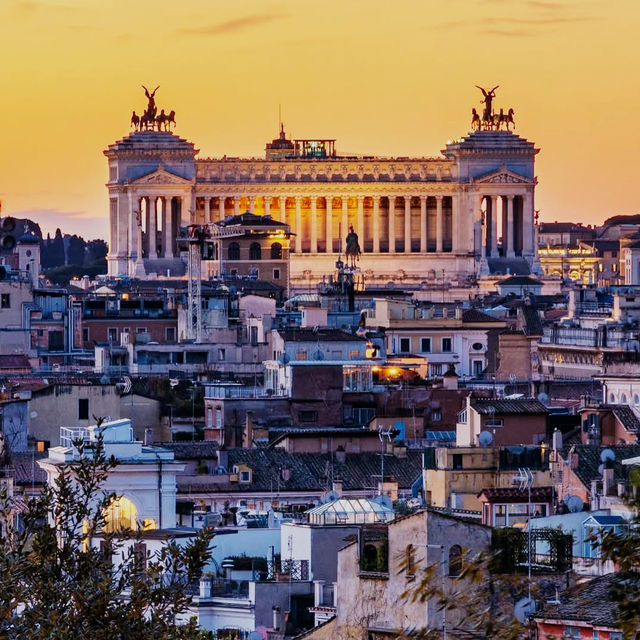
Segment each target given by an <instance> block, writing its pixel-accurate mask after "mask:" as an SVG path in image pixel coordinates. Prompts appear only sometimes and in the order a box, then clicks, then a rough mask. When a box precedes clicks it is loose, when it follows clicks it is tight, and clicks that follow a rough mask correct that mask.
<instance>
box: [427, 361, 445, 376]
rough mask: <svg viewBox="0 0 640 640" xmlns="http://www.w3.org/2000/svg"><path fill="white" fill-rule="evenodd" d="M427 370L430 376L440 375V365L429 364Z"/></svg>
mask: <svg viewBox="0 0 640 640" xmlns="http://www.w3.org/2000/svg"><path fill="white" fill-rule="evenodd" d="M429 369H431V376H432V377H433V376H440V375H442V365H441V364H430V365H429Z"/></svg>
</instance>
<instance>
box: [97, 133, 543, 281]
mask: <svg viewBox="0 0 640 640" xmlns="http://www.w3.org/2000/svg"><path fill="white" fill-rule="evenodd" d="M265 151H266V152H265V157H264V159H256V158H244V159H241V158H231V157H228V156H225V157H223V158H202V159H201V158H196V156H197V154H198V150H197V149H196V148H195V147H194V145H193V144H192V143H191V142H188V141H186V140H184V139H182V138H179V137H178V136H176V135H174V134H172V133H169V132H160V131H136V132H134V133H132V134H130V135H128V136H127V137H125V138H123V139H122V140H120V141H118V142H116V143H115V144H112V145H110V146H109V148H108V149H107V150H106V151H105V155H106V156H107V159H108V163H109V182H108V184H107V188H108V190H109V211H110V243H109V247H110V253H109V257H108V262H109V274H110V275H112V276H116V275H119V274H125V275H129V276H139V277H145V276H146V277H152V276H154V275H166V274H171V275H180V274H183V273H184V270H185V261H186V258H185V256H181V255H180V253H179V251H178V247H177V244H176V235H177V232H178V229H179V227H180V226H181V225H186V224H190V223H199V224H205V223H213V222H219V221H222V220H224V219H225V218H227V217H228V216H233V215H239V214H241V213H244V212H245V211H249V212H251V213H255V214H257V215H269V216H271V217H272V218H273V219H274V220H277V221H280V222H283V223H286V224H287V225H288V226H289V228H290V230H291V233H292V234H293V239H292V241H291V245H292V246H291V283H292V285H294V286H295V284H302V283H304V284H305V286H308V283H309V281H310V279H316V280H319V279H320V278H321V277H322V276H323V275H325V274H327V273H329V272H331V271H332V270H333V268H334V264H335V261H336V259H337V258H338V255H339V254H340V253H341V252H342V251H343V242H344V238H345V236H346V234H347V233H348V230H349V228H350V227H351V226H353V228H354V230H355V232H356V233H357V234H358V238H359V245H360V248H361V250H362V255H361V256H360V262H359V267H360V269H361V271H362V272H363V274H364V275H365V277H366V278H367V281H368V282H370V283H371V282H373V283H378V284H382V283H387V282H390V281H396V282H398V283H402V284H404V285H406V284H420V283H422V282H429V281H435V279H436V278H437V277H439V278H442V275H443V272H444V274H445V275H446V277H447V278H448V279H449V280H450V281H451V282H464V281H465V280H466V279H467V278H469V277H470V276H473V277H475V276H477V275H482V274H485V273H489V272H496V273H507V272H510V273H514V272H518V273H528V272H529V271H530V270H533V271H537V270H538V264H537V246H536V244H537V243H536V240H535V220H534V193H535V186H536V178H535V173H534V160H535V155H536V154H537V153H538V149H536V148H535V146H534V144H533V143H531V142H529V141H527V140H525V139H523V138H521V137H519V136H516V135H515V134H513V133H510V132H507V131H475V132H473V133H470V134H468V135H467V136H465V137H464V138H462V139H459V140H456V141H453V142H450V143H448V144H447V145H446V147H445V148H444V149H443V150H442V153H441V155H439V156H437V157H422V158H406V157H396V158H381V157H376V156H348V157H347V156H339V155H337V153H336V149H335V141H334V140H297V141H296V140H294V141H291V140H288V139H287V138H286V136H285V135H284V132H283V131H281V133H280V137H279V138H276V139H275V140H274V141H273V142H271V143H269V144H268V145H267V146H266V150H265Z"/></svg>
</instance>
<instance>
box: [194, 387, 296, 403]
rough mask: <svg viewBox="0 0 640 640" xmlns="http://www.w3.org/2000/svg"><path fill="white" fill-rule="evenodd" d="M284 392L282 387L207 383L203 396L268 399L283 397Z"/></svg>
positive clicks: (211, 397) (222, 398) (223, 398)
mask: <svg viewBox="0 0 640 640" xmlns="http://www.w3.org/2000/svg"><path fill="white" fill-rule="evenodd" d="M283 397H285V392H284V390H283V389H280V390H278V389H275V390H274V389H271V388H265V387H259V386H251V387H249V386H245V385H234V384H229V385H207V387H206V391H205V398H207V399H210V400H228V399H235V398H241V399H242V398H247V399H251V398H255V399H258V398H260V399H268V398H283Z"/></svg>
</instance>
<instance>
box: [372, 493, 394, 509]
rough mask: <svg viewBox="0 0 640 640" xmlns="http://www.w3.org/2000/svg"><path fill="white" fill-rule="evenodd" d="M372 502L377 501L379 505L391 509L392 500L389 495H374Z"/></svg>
mask: <svg viewBox="0 0 640 640" xmlns="http://www.w3.org/2000/svg"><path fill="white" fill-rule="evenodd" d="M373 501H374V502H377V503H378V504H379V505H381V506H383V507H386V508H387V509H393V502H391V498H390V497H389V496H385V495H381V496H376V497H375V498H374V499H373Z"/></svg>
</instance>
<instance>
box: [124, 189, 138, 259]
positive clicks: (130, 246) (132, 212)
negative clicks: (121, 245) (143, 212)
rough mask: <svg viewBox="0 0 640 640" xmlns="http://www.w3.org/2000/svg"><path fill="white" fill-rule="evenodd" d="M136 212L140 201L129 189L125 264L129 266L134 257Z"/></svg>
mask: <svg viewBox="0 0 640 640" xmlns="http://www.w3.org/2000/svg"><path fill="white" fill-rule="evenodd" d="M136 210H138V211H139V210H140V201H139V199H138V198H137V197H135V198H134V194H133V193H132V191H131V189H129V218H128V220H127V236H128V238H127V262H128V263H129V267H130V266H131V259H132V258H133V257H134V255H135V226H134V225H135V219H136Z"/></svg>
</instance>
